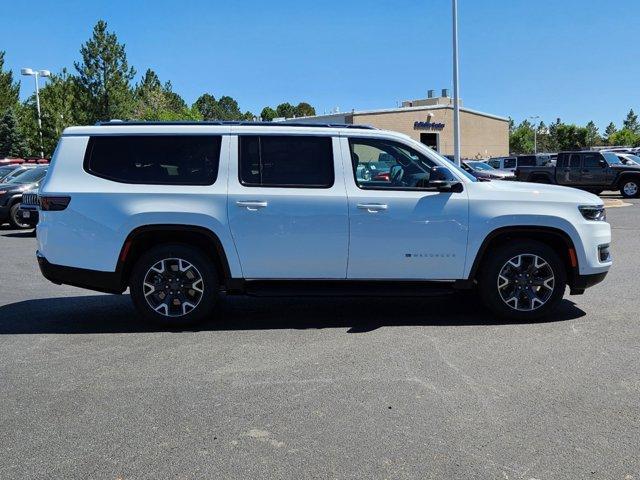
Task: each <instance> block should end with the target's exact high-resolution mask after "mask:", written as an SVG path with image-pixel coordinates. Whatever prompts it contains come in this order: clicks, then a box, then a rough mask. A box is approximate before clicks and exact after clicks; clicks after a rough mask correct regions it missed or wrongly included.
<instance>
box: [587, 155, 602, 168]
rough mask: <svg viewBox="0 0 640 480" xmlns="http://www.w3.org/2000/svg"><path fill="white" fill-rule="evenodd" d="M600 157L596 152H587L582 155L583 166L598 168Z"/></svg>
mask: <svg viewBox="0 0 640 480" xmlns="http://www.w3.org/2000/svg"><path fill="white" fill-rule="evenodd" d="M600 158H601V157H600V155H598V154H597V153H587V154H586V155H585V156H584V164H583V168H600Z"/></svg>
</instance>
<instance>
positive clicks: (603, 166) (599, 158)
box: [516, 150, 640, 198]
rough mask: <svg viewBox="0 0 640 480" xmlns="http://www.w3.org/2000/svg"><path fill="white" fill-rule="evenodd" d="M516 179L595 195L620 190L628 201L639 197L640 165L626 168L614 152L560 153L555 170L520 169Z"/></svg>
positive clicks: (540, 168) (553, 168)
mask: <svg viewBox="0 0 640 480" xmlns="http://www.w3.org/2000/svg"><path fill="white" fill-rule="evenodd" d="M516 176H517V177H518V180H520V181H522V182H536V183H553V184H558V185H565V186H569V187H576V188H580V189H583V190H587V191H590V192H593V193H596V194H599V193H601V192H602V191H603V190H620V193H621V194H622V196H623V197H625V198H632V197H638V196H640V166H638V165H624V164H623V163H622V162H621V161H620V159H619V158H618V156H617V155H616V154H615V153H612V152H596V151H590V150H589V151H576V152H560V153H559V154H558V161H557V165H556V166H555V167H554V166H549V167H519V168H518V169H517V170H516Z"/></svg>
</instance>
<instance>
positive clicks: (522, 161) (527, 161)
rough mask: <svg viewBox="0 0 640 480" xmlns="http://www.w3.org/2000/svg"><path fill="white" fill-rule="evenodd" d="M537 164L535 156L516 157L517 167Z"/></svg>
mask: <svg viewBox="0 0 640 480" xmlns="http://www.w3.org/2000/svg"><path fill="white" fill-rule="evenodd" d="M536 165H537V162H536V157H534V156H532V155H529V156H526V157H518V166H519V167H535V166H536Z"/></svg>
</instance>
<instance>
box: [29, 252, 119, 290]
mask: <svg viewBox="0 0 640 480" xmlns="http://www.w3.org/2000/svg"><path fill="white" fill-rule="evenodd" d="M36 257H37V258H38V265H39V267H40V271H41V272H42V275H43V276H44V278H46V279H47V280H49V281H50V282H53V283H55V284H57V285H62V284H65V285H71V286H74V287H80V288H86V289H87V290H95V291H97V292H105V293H117V294H119V293H122V292H124V290H125V288H126V286H125V285H124V284H123V283H124V282H123V281H122V275H121V274H120V273H119V272H101V271H97V270H86V269H84V268H75V267H67V266H64V265H55V264H53V263H49V262H48V261H47V259H46V258H45V257H44V256H43V255H42V254H41V253H40V252H36Z"/></svg>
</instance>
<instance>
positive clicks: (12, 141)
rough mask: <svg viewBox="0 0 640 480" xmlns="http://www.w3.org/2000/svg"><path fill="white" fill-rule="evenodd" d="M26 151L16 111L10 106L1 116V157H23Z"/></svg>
mask: <svg viewBox="0 0 640 480" xmlns="http://www.w3.org/2000/svg"><path fill="white" fill-rule="evenodd" d="M26 152H27V146H26V142H25V140H24V137H23V135H22V133H21V132H20V130H19V129H18V118H17V117H16V113H15V111H14V109H13V108H8V109H7V110H6V111H5V112H4V115H2V118H0V157H22V156H24V155H25V154H26Z"/></svg>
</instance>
